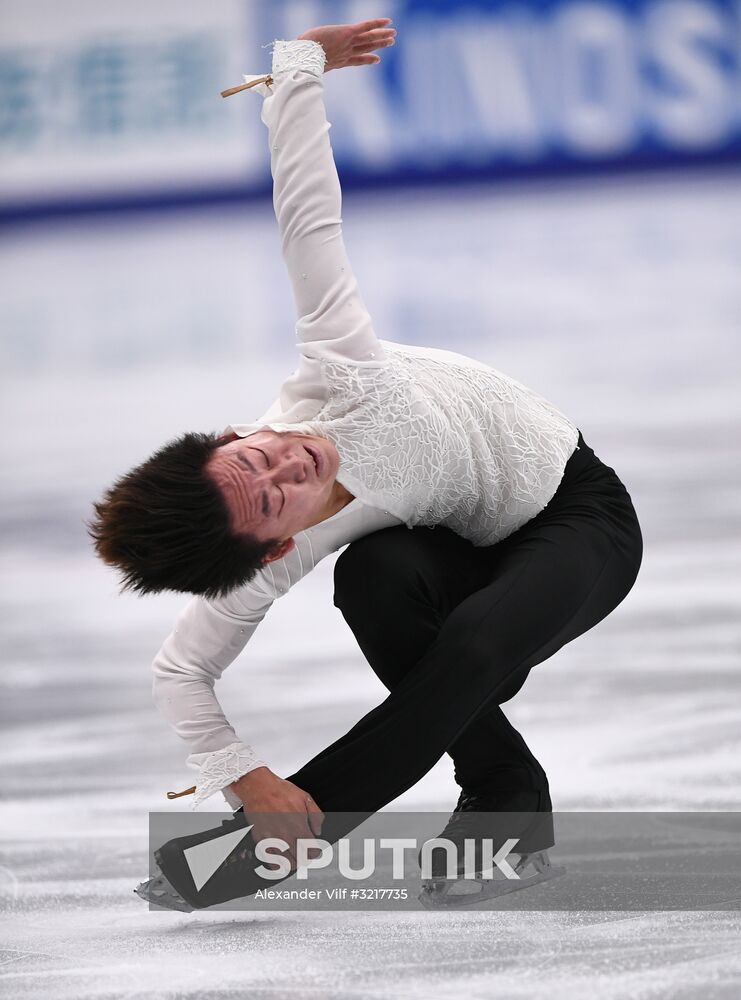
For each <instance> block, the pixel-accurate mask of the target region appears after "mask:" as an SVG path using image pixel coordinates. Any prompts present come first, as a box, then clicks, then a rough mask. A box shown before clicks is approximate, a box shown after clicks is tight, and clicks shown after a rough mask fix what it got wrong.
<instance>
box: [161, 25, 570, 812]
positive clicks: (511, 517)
mask: <svg viewBox="0 0 741 1000" xmlns="http://www.w3.org/2000/svg"><path fill="white" fill-rule="evenodd" d="M324 61H325V58H324V51H323V49H322V47H321V46H320V45H319V44H318V43H316V42H308V41H291V42H285V41H276V42H275V43H274V46H273V67H272V76H273V83H272V84H271V85H268V84H259V85H258V86H256V87H254V88H253V91H254V92H255V93H258V94H260V95H261V96H262V97H263V98H264V100H263V104H262V120H263V122H264V123H265V125H266V126H267V128H268V134H269V141H270V151H271V170H272V174H273V181H274V206H275V214H276V217H277V220H278V226H279V229H280V234H281V240H282V251H283V256H284V259H285V262H286V265H287V268H288V272H289V276H290V279H291V283H292V286H293V293H294V298H295V302H296V311H297V315H298V321H297V324H296V334H297V337H298V344H297V348H298V352H299V366H298V369H297V370H296V371H295V372H294V373H293V374H292V375H291V376H290V377H289V378H288V379H287V380H286V381H285V382H284V384H283V386H282V387H281V390H280V395H279V397H278V399H276V400H275V402H274V403H273V404H272V406H271V407H270V408H269V409H268V411H267V412H266V413H265V414H263V416H262V417H261V418H260V419H259V420H257V421H255V422H254V423H250V424H230V425H229V426H228V427H227V428H226V430H231V431H234V432H235V433H237V434H239V435H240V436H242V437H245V436H247V435H249V434H251V433H254V432H255V431H257V430H260V429H261V428H265V427H268V428H271V429H273V430H276V431H282V430H292V431H296V430H305V431H306V433H309V434H316V435H321V436H324V437H326V438H328V439H329V440H331V441H332V442H333V443H334V445H335V447H336V448H337V451H338V453H339V455H340V468H339V472H338V474H337V479H338V481H339V482H340V483H341V484H342V485H343V486H345V487H346V488H347V489H348V490H349V491H350V492H351V493H352V494H353V495H354V496H355V498H356V499H355V500H353V501H351V502H350V503H349V504H348V505H347V506H346V507H344V508H342V510H340V511H339V512H338V513H336V514H335V515H334V516H333V517H330V518H329V519H327V520H326V521H323V522H321V523H320V524H317V525H314V526H313V527H312V528H309V529H308V530H306V531H303V532H300V533H299V534H298V535H297V536H296V538H295V541H296V546H295V548H293V549H292V550H291V551H290V552H288V553H287V555H286V556H284V557H283V558H282V559H280V560H277V561H275V562H273V563H271V564H268V565H267V566H265V567H264V568H263V569H262V570H261V571H260V572H259V573H258V575H257V576H256V577H255V578H254V579H253V580H252V581H251V582H250V583H249V584H247V585H245V586H243V587H240V588H238V589H237V590H235V591H233V592H232V593H231V594H230V595H228V596H227V597H225V598H220V599H218V600H205V599H203V598H200V597H195V598H193V599H192V600H191V601H190V602H189V603H188V604H187V605H186V606H185V608H184V609H183V611H182V612H181V614H180V615H179V617H178V619H177V621H176V623H175V628H174V630H173V632H171V634H170V635H169V636H168V638H167V639H166V640H165V642H164V644H163V646H162V648H161V649H160V651H159V652H158V653H157V656H156V657H155V660H154V664H153V669H154V688H153V693H154V699H155V702H156V704H157V706H158V708H159V709H160V711H161V712H162V713H163V715H164V716H165V717H166V718H167V719H168V720H169V721H170V722H171V723H172V725H173V726H174V728H175V731H176V732H177V733H178V735H180V736H181V737H182V738H183V739H184V740H186V742H187V743H188V744H189V745H190V748H191V751H192V752H191V754H190V756H189V757H188V764H189V766H191V767H194V768H196V769H197V770H198V771H199V774H198V779H197V786H196V794H195V797H194V803H193V805H194V808H196V807H197V806H198V805H199V803H201V802H202V801H203V800H204V799H206V798H208V797H209V796H210V795H212V794H213V793H214V792H216V791H218V790H222V791H223V793H224V796H225V798H226V799H227V801H228V802H229V803H230V805H232V806H234V807H237V806H238V805H239V804H240V802H239V799H238V798H237V797H236V796H235V795H234V794H233V793H232V792H231V791H229V789H228V788H226V786H227V785H228V784H229V783H231V782H232V781H235V780H236V779H237V778H239V777H240V776H241V775H243V774H246V773H247V772H248V771H250V770H252V769H254V768H255V767H259V766H261V765H262V764H264V763H265V761H264V760H262V759H261V758H260V757H259V756H258V754H257V752H256V750H255V749H253V747H252V746H250V745H249V744H247V743H244V742H242V741H241V740H240V739H239V738H238V737H237V735H236V733H235V732H234V730H233V728H232V727H231V726H230V724H229V723H228V721H227V719H226V718H225V716H224V713H223V711H222V709H221V707H220V705H219V703H218V701H217V699H216V697H215V694H214V683H215V681H216V680H217V679H218V678H219V677H220V676H221V674H222V672H223V670H224V669H225V668H226V667H227V666H228V665H229V664H230V663H231V662H232V661H233V660H234V659H235V657H236V656H237V655H238V653H239V652H240V651H241V650H242V649H243V647H244V646H245V644H246V643H247V641H248V640H249V638H250V636H251V635H252V634H253V632H254V631H255V629H256V627H257V625H258V624H259V622H260V621H262V619H263V617H264V616H265V614H266V612H267V610H268V609H269V607H270V606H271V604H272V602H273V601H274V600H275V599H276V598H277V597H279V596H281V595H282V594H284V593H285V592H286V591H287V590H288V589H289V588H290V587H292V586H293V585H294V584H295V583H296V582H297V581H298V580H300V579H301V578H302V577H303V576H305V575H306V573H308V572H309V571H310V570H311V569H313V568H314V566H316V564H317V563H318V562H319V561H320V560H321V559H322V558H324V557H325V556H326V555H328V554H329V553H331V552H335V551H336V550H337V549H339V548H341V547H342V546H344V545H346V544H347V543H349V542H351V541H353V540H354V539H356V538H360V537H362V536H363V535H365V534H368V533H369V532H372V531H377V530H378V529H380V528H383V527H387V526H389V525H391V524H399V523H404V524H406V525H407V526H408V527H413V526H414V525H434V524H442V525H445V526H447V527H448V528H450V529H452V530H453V531H455V532H457V533H458V534H460V535H462V536H463V537H465V538H468V539H469V540H470V541H471V542H473V544H474V545H492V544H494V543H495V542H497V541H500V540H501V539H504V538H506V537H507V536H508V535H510V534H511V533H512V532H513V531H515V530H516V529H517V528H519V527H520V526H521V525H523V524H525V522H527V521H529V520H530V519H531V518H532V517H534V516H535V514H537V513H538V512H539V511H540V510H542V509H543V508H544V507H545V505H546V504H547V503H548V501H549V500H550V499H551V497H552V496H553V494H554V493H555V491H556V488H557V486H558V484H559V482H560V480H561V478H562V475H563V470H564V466H565V465H566V462H567V460H568V458H569V456H570V455H571V454H572V452H573V451H574V449H575V447H576V444H577V440H578V429H577V427H576V426H575V425H574V424H573V423H572V422H571V421H570V420H568V419H567V417H565V416H564V414H563V413H561V412H560V411H559V410H557V409H556V408H555V407H554V406H552V405H551V404H550V403H549V402H548V401H547V400H545V399H543V398H542V397H541V396H539V395H537V394H536V393H534V392H532V391H531V390H530V389H528V388H526V387H525V386H524V385H521V384H520V383H519V382H516V381H515V380H514V379H511V378H509V377H508V376H506V375H504V374H503V373H502V372H499V371H497V370H495V369H493V368H491V367H489V366H488V365H485V364H483V363H481V362H478V361H475V360H473V359H471V358H468V357H465V356H463V355H460V354H454V353H452V352H450V351H443V350H436V349H431V348H420V347H411V346H408V345H403V344H397V343H391V342H388V341H385V340H379V339H378V337H377V336H376V334H375V332H374V329H373V325H372V322H371V318H370V316H369V315H368V312H367V310H366V308H365V306H364V304H363V300H362V298H361V296H360V293H359V291H358V286H357V282H356V280H355V277H354V275H353V273H352V270H351V268H350V264H349V261H348V258H347V255H346V252H345V247H344V243H343V239H342V226H341V223H342V220H341V217H340V209H341V191H340V185H339V179H338V176H337V171H336V168H335V164H334V159H333V156H332V149H331V146H330V142H329V135H328V132H329V128H330V124H329V122H328V121H327V119H326V114H325V110H324V102H323V98H322V90H323V84H322V75H323V71H324ZM252 79H256V77H245V81H246V82H249V81H250V80H252Z"/></svg>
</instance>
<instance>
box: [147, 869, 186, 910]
mask: <svg viewBox="0 0 741 1000" xmlns="http://www.w3.org/2000/svg"><path fill="white" fill-rule="evenodd" d="M134 892H135V893H136V894H137V896H138V897H139V898H140V899H143V900H144V901H145V902H147V903H150V904H153V905H154V906H161V907H162V908H163V909H164V910H179V911H180V912H181V913H192V912H193V907H192V906H191V905H190V903H188V902H187V901H186V900H184V899H183V897H182V896H181V895H180V893H178V892H176V891H175V889H173V887H172V886H171V885H170V883H169V882H168V881H167V879H166V878H165V876H164V875H163V874H162V872H161V871H160V870H159V869H157V873H156V875H154V876H153V877H152V878H150V879H147V881H146V882H140V883H139V885H138V886H137V887H136V889H134Z"/></svg>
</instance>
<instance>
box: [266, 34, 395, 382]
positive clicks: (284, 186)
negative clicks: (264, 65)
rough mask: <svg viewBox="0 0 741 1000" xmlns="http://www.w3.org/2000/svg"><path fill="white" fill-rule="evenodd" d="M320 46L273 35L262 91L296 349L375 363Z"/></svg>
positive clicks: (378, 357) (378, 356)
mask: <svg viewBox="0 0 741 1000" xmlns="http://www.w3.org/2000/svg"><path fill="white" fill-rule="evenodd" d="M324 66H325V53H324V50H323V48H322V46H321V45H320V44H319V43H318V42H316V41H311V40H296V41H276V42H275V43H274V50H273V70H272V77H273V83H272V84H270V85H265V84H263V85H261V86H260V87H259V88H255V91H256V92H258V91H259V92H260V93H262V94H263V95H266V96H265V97H264V101H263V106H262V120H263V122H264V123H265V125H266V126H267V128H268V135H269V143H270V162H271V171H272V175H273V204H274V207H275V214H276V218H277V221H278V227H279V230H280V238H281V246H282V252H283V258H284V260H285V262H286V267H287V269H288V274H289V277H290V281H291V285H292V287H293V297H294V301H295V304H296V313H297V317H298V320H297V323H296V335H297V337H298V339H299V344H298V348H299V351H300V352H301V353H302V354H305V355H306V356H308V357H314V358H326V359H328V360H332V361H355V362H366V363H371V364H375V363H378V362H379V361H382V360H383V359H384V358H385V354H384V351H383V347H382V345H381V343H380V341H379V340H378V338H377V336H376V334H375V331H374V329H373V325H372V322H371V318H370V315H369V314H368V310H367V309H366V307H365V304H364V303H363V300H362V298H361V296H360V292H359V289H358V283H357V281H356V279H355V275H354V274H353V271H352V269H351V267H350V262H349V260H348V257H347V253H346V250H345V245H344V242H343V238H342V218H341V205H342V194H341V189H340V182H339V178H338V175H337V169H336V166H335V162H334V157H333V154H332V147H331V145H330V141H329V129H330V123H329V122H328V121H327V117H326V113H325V108H324V100H323V89H324V88H323V73H324Z"/></svg>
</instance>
